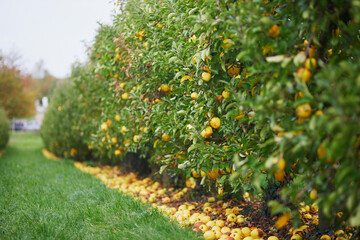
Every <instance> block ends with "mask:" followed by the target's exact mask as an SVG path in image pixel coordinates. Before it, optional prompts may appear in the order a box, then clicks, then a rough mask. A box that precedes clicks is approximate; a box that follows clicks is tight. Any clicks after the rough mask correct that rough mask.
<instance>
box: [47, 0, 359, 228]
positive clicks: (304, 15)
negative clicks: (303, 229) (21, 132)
mask: <svg viewBox="0 0 360 240" xmlns="http://www.w3.org/2000/svg"><path fill="white" fill-rule="evenodd" d="M117 8H119V9H120V10H119V14H117V15H115V18H114V19H115V20H114V22H113V25H112V26H101V27H100V29H99V31H98V34H97V36H96V39H95V41H94V44H93V46H92V49H91V53H90V57H89V61H88V62H87V63H86V64H83V65H77V66H75V67H74V70H73V74H72V77H71V80H70V81H71V83H70V82H69V83H68V85H67V86H63V87H62V89H60V90H58V92H61V93H58V95H56V96H55V97H54V98H53V99H52V103H51V106H50V108H49V110H48V112H47V114H46V116H45V120H44V124H43V127H42V136H43V138H44V140H45V144H46V146H47V148H49V150H51V151H53V152H54V153H56V154H58V155H65V156H66V155H71V156H72V157H73V158H76V159H81V158H83V159H84V158H90V157H91V158H94V159H98V160H101V161H111V162H113V163H116V162H120V161H121V160H122V158H123V157H122V156H124V154H125V153H126V152H128V151H132V152H138V153H141V154H142V155H144V156H147V157H149V158H150V161H151V162H152V163H156V164H159V165H160V166H161V168H160V172H162V171H164V170H165V169H166V171H168V172H170V175H172V176H174V177H175V176H179V175H180V174H181V175H184V176H186V177H190V176H194V177H196V178H199V181H200V183H201V184H202V185H204V186H206V187H208V188H209V190H211V191H217V192H218V193H219V194H220V195H221V194H226V193H227V192H233V193H241V192H246V191H247V192H251V193H253V194H257V193H261V194H262V196H263V198H264V199H265V200H266V201H267V202H269V200H272V199H276V198H277V197H276V190H277V189H281V195H282V196H283V197H282V198H281V199H279V198H278V201H277V202H274V201H272V202H270V204H271V206H273V207H272V210H273V214H276V213H284V214H285V213H287V214H288V213H292V215H293V216H297V215H298V214H297V213H296V211H295V209H296V208H294V207H292V206H294V205H296V204H297V203H299V202H301V201H303V200H306V201H313V202H316V203H318V204H319V205H320V206H321V208H322V209H323V211H324V213H325V215H327V216H333V214H334V213H335V212H337V211H342V212H343V219H344V220H347V221H348V223H350V224H359V223H360V206H359V205H358V204H357V203H358V202H359V200H360V184H359V183H360V175H359V165H360V161H358V160H359V156H360V151H359V150H360V137H359V136H360V127H359V119H360V118H359V117H360V75H359V73H360V64H359V55H360V45H359V38H360V36H359V29H360V28H359V27H360V23H359V21H360V11H359V10H360V4H359V3H358V1H355V0H354V1H351V0H345V1H339V0H331V1H327V0H320V1H319V0H301V1H285V0H279V1H233V0H232V1H229V0H206V1H205V0H204V1H194V0H183V1H172V0H163V1H158V0H147V1H139V0H133V1H119V2H118V6H117ZM61 94H63V96H60V95H61ZM273 193H275V194H273ZM274 195H275V197H274ZM289 202H290V203H291V204H289ZM289 206H290V207H289Z"/></svg>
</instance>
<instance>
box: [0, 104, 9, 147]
mask: <svg viewBox="0 0 360 240" xmlns="http://www.w3.org/2000/svg"><path fill="white" fill-rule="evenodd" d="M9 137H10V122H9V120H8V118H7V116H6V113H5V111H4V110H3V109H2V108H0V150H2V149H4V148H5V147H6V145H7V143H8V142H9Z"/></svg>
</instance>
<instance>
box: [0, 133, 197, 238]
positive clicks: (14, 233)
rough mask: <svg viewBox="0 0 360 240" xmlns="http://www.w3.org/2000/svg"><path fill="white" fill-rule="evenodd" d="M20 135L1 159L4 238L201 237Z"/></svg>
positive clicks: (36, 139) (0, 203) (0, 230)
mask: <svg viewBox="0 0 360 240" xmlns="http://www.w3.org/2000/svg"><path fill="white" fill-rule="evenodd" d="M41 148H42V142H41V139H40V137H39V136H36V135H34V134H29V133H21V134H20V133H16V134H13V135H12V141H11V143H10V145H9V146H8V147H7V149H6V152H5V154H4V155H3V156H2V157H1V158H0V239H152V240H153V239H198V238H197V236H196V234H195V233H194V232H193V231H191V230H189V229H181V228H180V227H179V226H178V225H177V224H175V223H173V222H171V221H169V219H168V218H166V217H164V216H163V215H162V214H160V213H159V212H158V211H156V210H148V207H147V206H145V205H143V204H141V203H140V202H138V201H134V199H133V198H131V197H128V196H125V195H123V194H121V193H118V192H117V191H116V190H112V189H108V188H106V186H105V185H104V184H103V183H102V182H101V181H100V180H98V179H96V178H94V177H92V176H91V175H89V174H86V173H83V172H81V171H79V170H78V169H76V168H75V167H74V165H73V162H72V161H70V160H59V161H54V160H48V159H46V158H45V157H44V156H43V155H42V152H41Z"/></svg>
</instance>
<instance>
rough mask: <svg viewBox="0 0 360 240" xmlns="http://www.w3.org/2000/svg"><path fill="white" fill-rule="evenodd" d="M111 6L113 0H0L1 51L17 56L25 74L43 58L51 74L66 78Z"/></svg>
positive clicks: (109, 16) (107, 17) (105, 20)
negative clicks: (19, 57) (13, 53)
mask: <svg viewBox="0 0 360 240" xmlns="http://www.w3.org/2000/svg"><path fill="white" fill-rule="evenodd" d="M114 9H115V6H114V1H113V0H0V50H1V51H2V53H5V54H7V53H10V52H15V53H17V54H18V55H20V56H21V62H20V63H21V64H22V69H24V70H25V71H26V72H27V73H32V72H33V71H34V69H35V65H36V63H38V62H39V61H41V60H43V62H44V68H45V69H47V70H48V71H49V72H50V73H51V74H52V75H54V76H56V77H59V78H63V77H66V76H68V75H69V74H70V71H71V64H72V63H74V62H75V61H76V60H80V61H84V60H85V59H86V53H85V50H86V44H87V45H91V42H92V40H93V38H94V36H95V34H96V29H97V28H98V26H99V25H98V23H97V22H101V23H105V24H110V23H111V22H112V14H113V10H114ZM84 42H85V43H86V44H85V43H84Z"/></svg>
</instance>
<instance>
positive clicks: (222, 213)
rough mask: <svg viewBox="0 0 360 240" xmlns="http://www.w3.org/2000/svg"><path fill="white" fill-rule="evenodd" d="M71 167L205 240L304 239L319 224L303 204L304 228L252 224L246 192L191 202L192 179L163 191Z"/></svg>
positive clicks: (117, 173)
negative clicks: (240, 197) (225, 198)
mask: <svg viewBox="0 0 360 240" xmlns="http://www.w3.org/2000/svg"><path fill="white" fill-rule="evenodd" d="M74 164H75V166H76V167H77V168H78V169H80V170H81V171H83V172H87V173H90V174H92V175H93V176H95V177H97V178H99V179H100V180H101V181H102V182H104V183H105V184H106V185H107V186H108V187H110V188H116V189H119V191H121V192H123V193H124V194H128V195H131V196H133V197H134V198H136V199H138V200H140V201H141V202H142V203H144V204H146V203H151V207H154V208H157V209H158V210H160V211H161V212H163V213H164V214H165V215H167V216H169V217H170V219H172V220H174V221H177V222H178V223H179V224H180V225H181V226H183V227H191V226H192V229H193V230H194V231H198V232H201V233H202V234H203V237H204V238H205V239H206V240H214V239H221V240H225V239H227V240H252V239H268V240H276V239H307V237H306V236H309V233H310V234H311V232H312V230H314V228H315V227H316V225H317V224H318V221H319V220H318V207H317V206H316V205H311V206H309V205H305V204H302V207H301V208H300V209H299V213H300V215H301V219H302V222H303V223H304V225H302V226H301V227H299V228H296V229H294V228H292V227H291V226H290V224H289V223H288V221H289V218H286V217H285V218H284V217H279V218H277V219H275V218H274V219H261V218H257V221H256V223H255V221H254V222H253V221H250V220H253V218H256V216H259V214H258V213H259V211H260V209H259V206H260V202H259V201H256V199H255V198H252V197H251V196H250V195H249V194H248V193H245V194H244V199H245V202H240V201H237V200H228V201H223V200H219V201H216V198H215V197H209V198H208V199H204V200H202V201H196V202H191V201H190V200H189V199H188V198H187V193H188V192H189V191H191V190H192V189H193V188H195V186H196V181H195V180H194V179H193V178H190V179H188V180H187V182H186V186H187V187H185V188H183V189H174V188H163V187H162V185H161V184H160V183H159V182H155V181H152V180H151V179H150V178H144V179H140V178H139V177H138V176H137V175H136V174H135V173H125V174H124V173H122V172H121V169H120V168H118V167H110V166H103V167H91V166H86V165H85V164H84V163H81V162H75V163H74ZM274 222H275V223H274ZM269 223H270V224H269ZM271 223H274V224H271ZM351 232H352V229H351V228H346V229H345V231H343V230H338V231H336V232H335V233H334V234H333V236H329V235H322V236H321V237H320V239H325V240H329V239H336V240H343V239H351V237H352V233H351ZM312 238H315V239H316V237H312Z"/></svg>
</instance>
